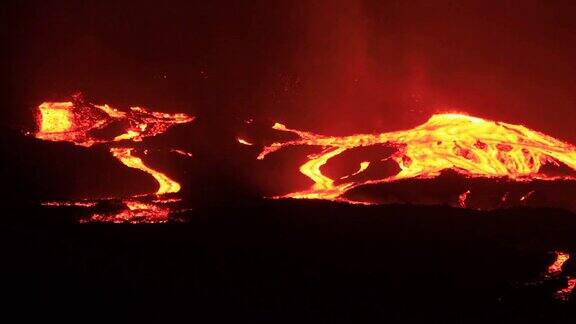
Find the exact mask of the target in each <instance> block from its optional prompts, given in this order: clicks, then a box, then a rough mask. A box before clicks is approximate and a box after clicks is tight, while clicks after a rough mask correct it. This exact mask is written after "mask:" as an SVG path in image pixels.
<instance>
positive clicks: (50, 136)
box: [35, 94, 194, 223]
mask: <svg viewBox="0 0 576 324" xmlns="http://www.w3.org/2000/svg"><path fill="white" fill-rule="evenodd" d="M38 110H39V113H38V118H37V121H38V132H37V133H36V134H35V136H36V138H39V139H43V140H48V141H63V142H71V143H74V144H76V145H81V146H86V147H90V146H92V145H94V144H98V143H114V142H118V141H134V142H139V141H142V140H143V139H144V138H145V137H150V136H156V135H159V134H162V133H164V132H165V131H166V130H168V128H170V127H171V126H173V125H176V124H183V123H188V122H191V121H192V120H193V119H194V118H193V117H191V116H188V115H185V114H180V113H178V114H167V113H160V112H153V111H149V110H147V109H145V108H142V107H131V108H130V109H129V111H127V112H124V111H120V110H117V109H115V108H112V107H110V106H108V105H95V104H91V103H87V102H85V101H84V100H83V98H82V96H81V95H79V94H78V95H75V96H74V97H73V100H72V101H67V102H44V103H42V104H40V105H39V106H38ZM112 123H114V124H115V125H121V126H122V127H123V131H122V132H121V133H120V134H117V135H112V136H111V137H105V136H103V135H96V134H95V132H94V131H96V130H102V131H104V130H107V127H108V126H110V125H111V124H112ZM99 133H100V134H102V133H103V132H99ZM133 150H134V149H133V148H129V147H112V148H110V152H111V153H112V155H113V156H114V157H115V158H117V159H118V160H119V161H120V162H122V163H123V164H124V165H126V166H127V167H129V168H135V169H138V170H141V171H144V172H146V173H148V174H149V175H151V176H152V177H153V178H154V179H155V180H156V181H157V182H158V184H159V187H158V190H157V191H156V193H155V194H156V195H158V196H160V195H164V194H171V193H177V192H178V191H180V184H179V183H178V182H176V181H174V180H172V179H171V178H169V177H168V176H166V175H165V174H163V173H161V172H159V171H157V170H154V169H152V168H150V167H148V166H146V164H144V162H143V161H142V159H141V158H139V157H137V156H134V155H133ZM171 151H173V152H176V153H178V154H181V155H185V156H192V154H191V153H189V152H186V151H183V150H179V149H172V150H171ZM144 153H145V154H146V153H147V150H144ZM177 201H179V199H178V198H158V199H156V200H153V201H152V202H142V201H138V200H137V199H136V197H134V198H132V199H128V200H124V201H123V204H124V205H125V206H126V209H124V210H122V211H120V212H118V213H114V214H111V215H102V214H95V215H93V216H92V217H91V218H90V221H103V222H153V223H158V222H165V221H166V220H167V219H168V215H169V213H170V208H169V207H165V206H162V207H161V206H159V205H157V204H167V203H172V202H177ZM43 205H45V206H82V207H92V206H95V205H96V203H95V202H86V201H81V202H48V203H43Z"/></svg>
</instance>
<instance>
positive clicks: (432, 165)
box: [258, 114, 576, 201]
mask: <svg viewBox="0 0 576 324" xmlns="http://www.w3.org/2000/svg"><path fill="white" fill-rule="evenodd" d="M273 129H276V130H279V131H283V132H289V133H292V134H295V135H297V136H298V139H295V140H290V141H286V142H277V143H273V144H271V145H269V146H266V147H264V149H263V150H262V152H261V153H260V155H259V156H258V159H264V158H265V157H266V156H267V155H268V154H270V153H273V152H275V151H278V150H280V149H282V148H285V147H289V146H297V145H305V146H318V147H321V148H322V151H321V152H320V153H317V154H314V155H310V156H309V157H308V161H307V162H305V163H304V164H302V165H301V166H300V172H301V173H302V174H304V175H306V176H307V177H308V178H310V179H311V180H312V181H314V184H313V185H312V187H311V188H309V189H306V190H304V191H298V192H293V193H289V194H287V195H284V196H282V197H290V198H317V199H328V200H342V201H349V200H347V199H345V198H344V197H343V195H344V194H345V193H346V192H347V191H349V190H350V189H352V188H355V187H358V186H361V185H366V184H375V183H383V182H392V181H397V180H401V179H408V178H434V177H437V176H438V175H439V174H440V173H441V171H443V170H447V169H451V170H454V171H456V172H458V173H460V174H462V175H464V176H467V177H488V178H496V177H507V178H509V179H512V180H516V181H529V180H532V179H540V180H553V179H559V178H562V179H576V178H574V177H569V176H549V175H545V174H543V173H541V172H540V170H541V168H542V166H543V165H546V164H556V165H558V164H559V162H561V163H563V164H565V165H566V166H568V167H569V168H571V169H572V170H576V147H575V146H574V145H571V144H569V143H566V142H563V141H560V140H557V139H555V138H553V137H550V136H547V135H545V134H542V133H540V132H537V131H533V130H530V129H528V128H526V127H524V126H522V125H513V124H507V123H502V122H494V121H489V120H485V119H481V118H477V117H472V116H467V115H463V114H438V115H433V116H432V117H431V118H430V119H429V120H428V121H427V122H426V123H424V124H422V125H420V126H417V127H415V128H413V129H409V130H404V131H396V132H388V133H380V134H357V135H350V136H324V135H318V134H314V133H310V132H304V131H299V130H295V129H290V128H287V127H286V126H284V125H282V124H279V123H276V124H275V125H274V126H273ZM378 144H385V145H390V146H393V147H395V148H396V149H397V151H396V153H395V154H393V155H392V156H390V157H386V158H390V159H392V160H393V161H395V162H396V163H397V164H398V166H399V167H400V172H398V173H397V174H396V175H393V176H390V177H386V178H382V179H376V180H365V181H358V180H356V181H354V180H348V181H344V182H339V183H338V184H335V179H332V178H330V177H328V176H326V175H324V174H323V173H322V171H321V167H322V166H323V165H325V164H326V163H327V162H328V161H329V160H330V159H332V158H334V157H336V156H338V155H340V154H341V153H343V152H345V151H347V150H351V149H354V148H358V147H367V146H372V145H378ZM367 168H369V164H368V163H366V162H363V164H361V166H360V170H359V171H358V172H357V173H361V172H363V171H364V170H366V169H367ZM350 176H351V175H349V176H344V177H342V178H341V179H349V177H350ZM526 198H527V197H526ZM526 198H525V199H526Z"/></svg>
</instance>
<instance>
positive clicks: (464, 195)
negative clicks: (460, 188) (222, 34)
mask: <svg viewBox="0 0 576 324" xmlns="http://www.w3.org/2000/svg"><path fill="white" fill-rule="evenodd" d="M469 194H470V190H466V191H465V192H463V193H462V194H460V196H458V204H459V205H460V207H462V208H466V200H467V199H468V195H469Z"/></svg>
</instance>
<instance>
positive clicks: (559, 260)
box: [548, 252, 570, 276]
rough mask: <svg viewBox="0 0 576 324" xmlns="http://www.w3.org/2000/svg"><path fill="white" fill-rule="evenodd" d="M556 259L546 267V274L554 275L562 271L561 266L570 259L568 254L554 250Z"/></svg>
mask: <svg viewBox="0 0 576 324" xmlns="http://www.w3.org/2000/svg"><path fill="white" fill-rule="evenodd" d="M554 253H555V254H556V260H554V263H552V264H551V265H550V266H549V267H548V275H550V276H551V275H556V274H559V273H561V272H562V266H564V263H566V261H568V259H570V254H568V253H565V252H554Z"/></svg>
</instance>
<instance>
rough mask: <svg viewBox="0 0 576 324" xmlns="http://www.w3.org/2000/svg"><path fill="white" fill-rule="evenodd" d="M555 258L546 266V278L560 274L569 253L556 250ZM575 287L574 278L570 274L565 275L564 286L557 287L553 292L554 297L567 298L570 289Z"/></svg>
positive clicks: (570, 292)
mask: <svg viewBox="0 0 576 324" xmlns="http://www.w3.org/2000/svg"><path fill="white" fill-rule="evenodd" d="M555 254H556V260H554V263H552V264H551V265H550V266H549V267H548V271H547V273H546V277H547V278H552V277H557V276H559V275H561V274H562V271H563V266H564V264H565V263H566V261H568V259H570V254H568V253H565V252H560V251H556V252H555ZM574 287H576V278H572V277H570V276H567V277H566V286H565V287H562V288H560V289H558V290H557V291H556V293H555V294H554V295H555V297H556V298H558V299H560V300H568V299H569V298H570V295H571V294H572V291H573V290H574Z"/></svg>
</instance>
